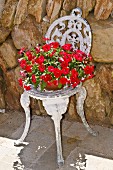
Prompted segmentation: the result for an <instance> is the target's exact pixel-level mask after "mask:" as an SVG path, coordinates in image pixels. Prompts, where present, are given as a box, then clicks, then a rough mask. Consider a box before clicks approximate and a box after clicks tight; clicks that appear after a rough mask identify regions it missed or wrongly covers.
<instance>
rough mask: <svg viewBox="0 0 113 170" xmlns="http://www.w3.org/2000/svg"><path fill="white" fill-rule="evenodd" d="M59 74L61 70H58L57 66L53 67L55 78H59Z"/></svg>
mask: <svg viewBox="0 0 113 170" xmlns="http://www.w3.org/2000/svg"><path fill="white" fill-rule="evenodd" d="M61 74H62V71H61V70H59V69H58V68H55V69H54V76H55V77H56V78H59V77H60V76H61Z"/></svg>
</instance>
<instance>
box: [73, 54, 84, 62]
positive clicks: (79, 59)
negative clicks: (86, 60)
mask: <svg viewBox="0 0 113 170" xmlns="http://www.w3.org/2000/svg"><path fill="white" fill-rule="evenodd" d="M73 57H74V58H75V59H76V60H77V61H81V62H82V61H83V56H81V55H80V54H73Z"/></svg>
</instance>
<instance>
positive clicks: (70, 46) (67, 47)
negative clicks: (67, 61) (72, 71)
mask: <svg viewBox="0 0 113 170" xmlns="http://www.w3.org/2000/svg"><path fill="white" fill-rule="evenodd" d="M62 48H63V49H64V50H71V49H72V45H71V44H65V45H63V46H62Z"/></svg>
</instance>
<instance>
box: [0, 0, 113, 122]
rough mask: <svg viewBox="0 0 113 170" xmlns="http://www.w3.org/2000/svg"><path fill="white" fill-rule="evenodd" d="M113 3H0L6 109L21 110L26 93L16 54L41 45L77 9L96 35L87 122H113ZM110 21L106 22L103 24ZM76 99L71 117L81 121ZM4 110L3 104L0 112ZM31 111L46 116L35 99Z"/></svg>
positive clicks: (41, 0) (49, 0)
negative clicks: (61, 19) (53, 25)
mask: <svg viewBox="0 0 113 170" xmlns="http://www.w3.org/2000/svg"><path fill="white" fill-rule="evenodd" d="M112 3H113V1H111V0H106V1H104V0H102V1H100V0H73V1H71V0H29V1H28V0H26V1H24V0H7V1H4V0H1V1H0V51H1V52H0V69H2V71H3V75H4V78H5V79H4V82H5V87H6V90H5V91H3V90H2V87H3V84H4V83H3V84H0V95H1V94H2V95H3V96H2V97H1V98H2V99H3V100H4V98H5V105H4V106H6V107H7V108H8V109H13V110H14V109H15V110H19V109H21V106H20V103H19V98H20V94H21V93H22V91H23V89H22V88H20V87H19V85H18V78H19V76H20V74H19V70H20V68H19V66H18V63H17V50H18V49H20V48H21V47H25V48H31V47H32V46H35V45H36V44H37V43H39V44H41V43H42V37H44V36H45V33H46V32H47V29H48V27H49V25H50V24H51V23H52V22H53V21H54V20H55V19H57V18H58V17H60V16H65V15H68V14H70V12H71V10H72V9H73V8H75V7H77V6H78V7H80V8H81V9H82V11H83V17H86V16H87V20H88V22H89V24H90V25H91V29H92V35H93V41H92V49H91V54H92V56H93V58H94V61H95V65H96V76H95V78H94V79H92V80H88V81H87V82H85V83H84V86H85V87H86V89H87V91H88V95H87V100H86V103H85V111H86V114H87V118H93V119H97V120H99V121H104V119H105V118H106V116H108V117H109V119H110V118H111V119H112V111H113V94H112V91H113V71H112V70H113V64H112V63H113V52H112V51H113V50H112V46H113V37H112V32H113V20H112V18H110V17H109V15H110V13H111V14H112V12H111V11H113V8H112ZM2 11H3V13H2ZM94 11H95V16H94ZM108 17H109V19H107V20H106V21H105V20H104V21H101V19H106V18H108ZM98 20H99V21H98ZM99 63H100V64H99ZM104 63H107V64H104ZM2 78H3V76H2ZM0 82H1V81H0ZM74 98H75V96H73V97H71V98H70V105H69V107H68V114H69V116H70V117H72V118H75V119H78V117H77V114H76V109H75V99H74ZM3 103H4V102H3ZM1 107H2V104H0V109H1ZM31 108H32V113H35V114H38V115H40V114H42V115H45V114H46V111H45V109H44V108H43V106H42V103H41V101H39V100H38V101H36V100H33V99H32V100H31ZM111 122H112V121H111Z"/></svg>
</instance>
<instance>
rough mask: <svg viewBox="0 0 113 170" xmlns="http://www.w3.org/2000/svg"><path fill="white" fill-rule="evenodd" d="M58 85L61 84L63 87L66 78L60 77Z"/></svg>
mask: <svg viewBox="0 0 113 170" xmlns="http://www.w3.org/2000/svg"><path fill="white" fill-rule="evenodd" d="M59 83H61V84H62V85H65V84H66V83H67V78H65V77H61V78H60V80H59Z"/></svg>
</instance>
